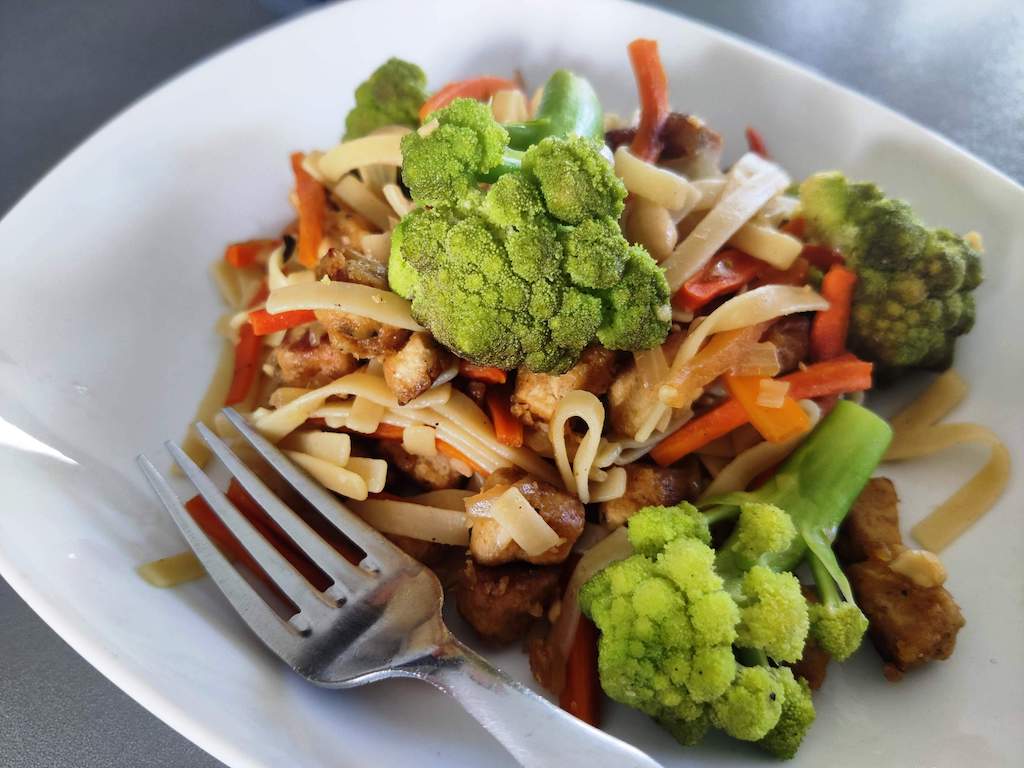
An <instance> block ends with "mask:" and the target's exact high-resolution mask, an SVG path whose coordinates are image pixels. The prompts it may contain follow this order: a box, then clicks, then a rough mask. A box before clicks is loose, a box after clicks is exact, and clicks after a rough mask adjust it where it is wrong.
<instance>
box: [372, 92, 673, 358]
mask: <svg viewBox="0 0 1024 768" xmlns="http://www.w3.org/2000/svg"><path fill="white" fill-rule="evenodd" d="M584 82H585V81H584ZM588 88H589V86H588ZM434 118H435V119H436V120H437V127H436V128H435V129H434V130H433V131H432V132H430V133H429V134H428V135H426V136H421V135H420V134H419V133H412V134H409V135H408V136H406V137H405V138H404V139H403V141H402V157H403V168H402V178H403V181H404V182H405V184H406V185H407V186H408V188H409V190H410V191H411V193H412V196H413V199H414V200H415V201H416V202H417V203H418V204H419V207H418V208H417V209H416V210H414V211H413V212H412V213H410V214H408V215H407V216H405V217H403V219H402V221H401V222H400V223H399V225H398V227H397V228H396V229H395V231H394V233H393V236H392V246H391V259H390V262H389V266H388V273H389V281H390V284H391V287H392V289H393V290H394V291H395V292H396V293H399V294H400V295H402V296H404V297H405V298H408V299H410V300H411V301H412V313H413V316H414V317H415V318H416V319H417V320H418V321H419V322H421V323H423V324H424V325H425V326H427V327H428V328H429V329H430V330H431V332H432V333H433V335H434V336H435V338H437V339H438V340H439V341H441V343H443V344H444V345H445V346H447V347H449V348H450V349H452V350H453V351H454V352H455V353H456V354H458V355H459V356H460V357H463V358H465V359H467V360H469V361H471V362H473V363H476V364H478V365H486V366H497V367H500V368H506V369H509V368H515V367H518V366H520V365H525V366H526V367H528V368H530V369H531V370H534V371H542V372H563V371H565V370H567V369H568V368H570V367H571V366H572V365H573V364H574V363H575V362H576V361H577V360H578V359H579V357H580V354H581V353H582V352H583V350H584V349H586V347H587V346H589V345H590V344H593V343H594V341H595V340H597V341H600V342H601V343H602V344H604V345H605V346H606V347H609V348H611V349H627V350H634V349H646V348H648V347H651V346H654V345H655V344H659V343H661V342H662V341H663V340H664V338H665V336H666V335H667V333H668V329H669V321H670V318H671V309H670V307H669V293H668V285H667V283H666V282H665V278H664V274H663V272H662V270H661V269H660V268H659V267H658V265H657V264H656V263H655V262H654V260H653V259H651V257H650V256H649V255H648V254H647V252H646V251H645V250H643V248H640V247H637V246H630V245H629V244H628V243H627V242H626V240H625V238H624V237H623V236H622V233H621V231H620V230H619V227H618V224H617V221H616V220H617V217H618V216H619V214H620V213H621V212H622V208H623V200H624V198H625V196H626V190H625V188H624V187H623V185H622V182H621V181H619V179H618V178H617V177H616V176H615V173H614V171H613V169H612V167H611V165H610V164H609V163H608V162H607V160H605V159H604V158H603V157H602V156H601V154H600V147H599V145H598V144H597V143H596V142H594V141H593V140H591V139H589V138H584V137H581V136H569V137H558V136H548V137H546V138H544V139H542V140H541V141H540V142H539V143H538V144H536V145H534V146H531V147H530V148H529V149H527V150H526V151H525V152H519V151H516V150H511V149H509V148H508V140H509V139H508V133H507V131H506V130H505V129H504V128H503V127H502V126H501V125H499V124H498V123H497V122H495V121H494V119H493V118H492V117H491V114H490V110H489V108H488V107H487V106H486V105H483V104H480V103H478V102H476V101H472V100H469V99H456V100H455V101H454V102H452V104H451V105H450V106H448V107H446V108H444V109H442V110H439V111H438V112H436V113H434ZM488 180H489V181H492V182H493V183H492V184H491V186H490V188H489V189H487V190H486V192H485V191H484V189H483V188H482V187H481V184H483V183H485V182H486V181H488Z"/></svg>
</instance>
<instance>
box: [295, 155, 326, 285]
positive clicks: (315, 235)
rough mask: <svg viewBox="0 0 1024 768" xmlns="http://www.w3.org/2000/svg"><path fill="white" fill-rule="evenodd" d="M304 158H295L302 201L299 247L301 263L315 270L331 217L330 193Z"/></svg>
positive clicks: (297, 247)
mask: <svg viewBox="0 0 1024 768" xmlns="http://www.w3.org/2000/svg"><path fill="white" fill-rule="evenodd" d="M303 158H304V155H303V154H302V153H301V152H295V153H293V154H292V171H293V172H294V173H295V195H296V197H298V199H299V242H298V244H297V245H296V252H297V253H298V257H299V263H300V264H302V265H303V266H304V267H308V268H309V269H313V267H315V266H316V264H317V262H318V261H319V260H320V241H321V240H323V237H324V218H325V217H326V215H327V193H326V192H325V191H324V188H323V185H321V184H320V182H319V181H317V180H316V179H314V178H313V177H312V176H310V175H309V174H308V173H307V172H306V169H305V168H303V167H302V161H303Z"/></svg>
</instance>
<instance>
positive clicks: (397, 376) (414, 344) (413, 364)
mask: <svg viewBox="0 0 1024 768" xmlns="http://www.w3.org/2000/svg"><path fill="white" fill-rule="evenodd" d="M451 361H452V356H451V354H450V353H449V352H448V351H447V350H446V349H444V348H443V347H441V346H440V345H439V344H438V343H437V342H436V341H434V337H433V336H431V335H430V334H429V333H423V332H420V333H414V334H413V335H412V336H410V337H409V339H408V340H407V341H406V342H405V345H404V346H403V347H402V348H401V349H400V350H398V351H397V352H395V353H394V354H392V355H388V356H387V357H385V358H384V381H386V382H387V384H388V387H389V388H390V389H391V391H392V392H394V393H395V397H396V398H397V400H398V404H399V405H405V404H406V403H408V402H409V401H410V400H413V399H414V398H416V397H418V396H419V395H422V394H423V393H424V392H426V391H427V390H428V389H430V386H431V385H432V384H433V383H434V380H435V379H436V378H437V377H438V376H440V375H441V373H443V372H444V370H445V368H447V367H448V366H449V364H450V363H451Z"/></svg>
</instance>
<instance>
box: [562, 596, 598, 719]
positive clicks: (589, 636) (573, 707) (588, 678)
mask: <svg viewBox="0 0 1024 768" xmlns="http://www.w3.org/2000/svg"><path fill="white" fill-rule="evenodd" d="M558 705H559V706H560V707H561V708H562V709H564V710H565V711H566V712H568V713H569V714H570V715H574V716H576V717H578V718H579V719H580V720H582V721H583V722H585V723H589V724H590V725H593V726H595V727H597V726H598V725H599V724H600V721H601V682H600V680H599V678H598V674H597V628H596V627H595V626H594V623H593V622H592V621H591V620H590V619H588V618H587V617H586V616H581V617H580V623H579V626H578V627H577V628H576V637H574V638H573V641H572V647H571V648H570V649H569V656H568V658H567V659H566V660H565V687H564V688H563V689H562V693H561V694H560V695H559V697H558Z"/></svg>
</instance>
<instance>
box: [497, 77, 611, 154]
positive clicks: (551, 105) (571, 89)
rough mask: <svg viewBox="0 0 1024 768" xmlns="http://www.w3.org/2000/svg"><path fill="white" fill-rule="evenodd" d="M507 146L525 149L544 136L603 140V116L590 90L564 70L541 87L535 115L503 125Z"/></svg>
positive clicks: (591, 89)
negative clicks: (541, 91)
mask: <svg viewBox="0 0 1024 768" xmlns="http://www.w3.org/2000/svg"><path fill="white" fill-rule="evenodd" d="M505 130H507V131H508V133H509V146H511V147H512V148H513V149H527V148H528V147H531V146H532V145H534V144H536V143H538V142H539V141H540V140H541V139H543V138H546V137H548V136H573V135H575V136H583V137H584V138H591V139H595V140H598V141H603V140H604V112H603V110H602V109H601V102H600V100H599V99H598V98H597V93H595V92H594V87H593V86H592V85H591V84H590V83H589V82H588V81H587V80H586V79H585V78H582V77H580V76H579V75H576V74H574V73H572V72H570V71H569V70H567V69H559V70H558V71H556V72H555V73H554V74H553V75H551V77H549V78H548V81H547V82H546V83H545V84H544V95H543V96H542V97H541V100H540V106H539V107H538V108H537V114H536V116H535V117H534V118H533V120H530V121H529V122H527V123H507V124H506V125H505Z"/></svg>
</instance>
